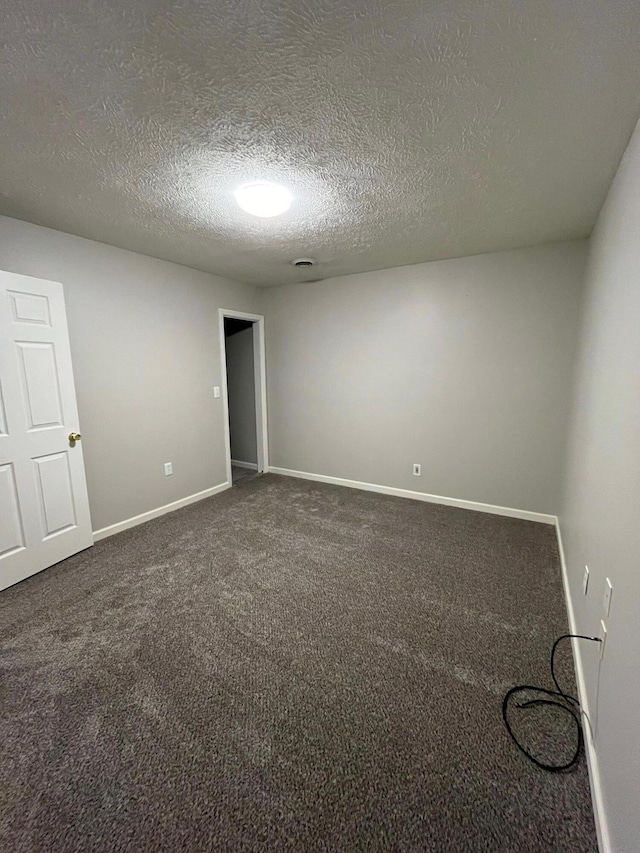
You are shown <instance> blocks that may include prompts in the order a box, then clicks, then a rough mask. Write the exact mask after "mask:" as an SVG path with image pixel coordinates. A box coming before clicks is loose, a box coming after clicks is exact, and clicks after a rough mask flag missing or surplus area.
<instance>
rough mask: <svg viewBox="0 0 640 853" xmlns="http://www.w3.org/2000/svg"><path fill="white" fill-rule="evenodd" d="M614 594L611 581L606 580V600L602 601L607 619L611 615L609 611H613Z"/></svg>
mask: <svg viewBox="0 0 640 853" xmlns="http://www.w3.org/2000/svg"><path fill="white" fill-rule="evenodd" d="M612 592H613V587H612V586H611V581H610V580H609V578H606V580H605V582H604V598H603V599H602V606H603V608H604V615H605V617H606V616H608V615H609V611H610V610H611V593H612Z"/></svg>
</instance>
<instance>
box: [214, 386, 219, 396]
mask: <svg viewBox="0 0 640 853" xmlns="http://www.w3.org/2000/svg"><path fill="white" fill-rule="evenodd" d="M213 396H214V397H219V396H220V386H219V385H214V388H213Z"/></svg>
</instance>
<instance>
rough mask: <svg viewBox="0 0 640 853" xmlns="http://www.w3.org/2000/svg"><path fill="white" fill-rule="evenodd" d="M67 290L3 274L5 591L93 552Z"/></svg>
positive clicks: (0, 538) (0, 564)
mask: <svg viewBox="0 0 640 853" xmlns="http://www.w3.org/2000/svg"><path fill="white" fill-rule="evenodd" d="M79 431H80V430H79V424H78V410H77V406H76V396H75V389H74V386H73V372H72V369H71V352H70V349H69V336H68V333H67V318H66V314H65V309H64V295H63V291H62V285H61V284H58V283H57V282H54V281H42V280H40V279H37V278H29V277H28V276H24V275H15V274H14V273H8V272H2V271H0V589H4V588H5V587H7V586H11V584H14V583H17V582H18V581H20V580H22V579H23V578H26V577H28V576H29V575H32V574H34V573H35V572H39V571H41V570H42V569H46V568H47V566H51V565H53V563H57V562H59V561H60V560H63V559H64V558H65V557H69V556H70V555H71V554H75V553H76V551H81V550H82V549H83V548H88V547H89V545H92V544H93V535H92V533H91V519H90V517H89V501H88V498H87V485H86V482H85V475H84V461H83V459H82V444H81V442H80V440H79V438H78V440H76V441H73V440H70V434H71V433H79Z"/></svg>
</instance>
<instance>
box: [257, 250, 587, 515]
mask: <svg viewBox="0 0 640 853" xmlns="http://www.w3.org/2000/svg"><path fill="white" fill-rule="evenodd" d="M585 256H586V243H585V242H583V241H578V242H573V243H559V244H553V245H550V246H546V247H542V248H534V249H526V250H519V251H513V252H501V253H494V254H487V255H479V256H475V257H470V258H462V259H458V260H450V261H439V262H435V263H428V264H419V265H416V266H408V267H400V268H397V269H391V270H381V271H378V272H372V273H362V274H358V275H350V276H344V277H341V278H337V279H331V280H327V281H323V282H319V283H315V284H299V285H285V286H282V287H275V288H268V289H267V290H266V292H265V296H264V300H265V301H264V305H265V312H264V313H265V317H266V328H267V333H266V337H267V371H268V382H267V385H268V393H269V437H270V454H271V455H270V464H271V465H273V466H276V467H282V468H289V469H294V470H298V471H306V472H310V473H314V474H324V475H330V476H336V477H343V478H346V479H351V480H358V481H364V482H369V483H376V484H379V485H385V486H395V487H400V488H404V489H413V490H416V491H421V492H426V493H430V494H436V495H443V496H446V497H451V498H461V499H465V500H472V501H480V502H483V503H490V504H497V505H500V506H507V507H514V508H516V509H524V510H532V511H537V512H543V513H552V514H555V513H556V512H557V511H558V508H559V493H560V479H561V469H562V463H563V458H564V450H565V445H564V439H563V436H565V434H566V423H567V417H568V396H569V388H570V379H571V365H572V363H573V360H574V355H575V342H576V338H577V329H578V313H579V302H580V295H581V290H582V277H583V272H584V262H585ZM413 462H419V463H421V465H422V477H414V476H412V473H411V466H412V463H413Z"/></svg>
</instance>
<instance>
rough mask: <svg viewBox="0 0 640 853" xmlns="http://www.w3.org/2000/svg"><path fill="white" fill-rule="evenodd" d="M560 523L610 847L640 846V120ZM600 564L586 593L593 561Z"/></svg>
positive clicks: (586, 340) (611, 224)
mask: <svg viewBox="0 0 640 853" xmlns="http://www.w3.org/2000/svg"><path fill="white" fill-rule="evenodd" d="M586 282H587V287H586V301H585V311H584V322H583V333H582V340H581V346H580V355H579V360H578V368H577V375H576V381H577V393H576V398H575V404H574V414H573V420H572V429H571V436H570V444H569V447H570V450H569V461H568V466H567V479H566V494H565V500H564V505H563V509H562V513H561V519H560V520H561V531H562V538H563V544H564V550H565V558H566V562H567V570H568V575H569V583H570V587H571V598H572V602H573V608H574V613H575V617H576V622H577V628H578V630H579V632H580V633H586V634H597V633H598V630H599V625H600V619H602V618H603V616H604V613H603V605H602V599H603V594H604V584H605V578H607V577H609V578H610V579H611V582H612V584H613V596H612V602H611V612H610V616H609V618H608V620H607V628H608V636H607V643H606V650H605V655H604V659H603V660H602V663H600V658H599V654H598V648H597V647H596V646H595V644H589V643H585V644H583V645H584V648H583V649H582V660H583V664H584V672H585V680H586V684H587V688H588V695H589V706H590V708H589V710H590V715H591V719H592V723H593V725H594V726H595V727H596V735H595V746H596V752H597V755H598V763H599V766H600V773H601V780H602V790H603V795H604V800H605V807H606V813H607V818H608V822H609V828H610V832H611V838H612V847H611V849H612V850H614V851H616V853H637V851H638V849H639V846H640V789H639V785H640V129H638V128H637V129H636V132H635V135H634V137H633V139H632V141H631V143H630V145H629V148H628V149H627V153H626V154H625V156H624V158H623V160H622V163H621V165H620V169H619V171H618V174H617V176H616V179H615V181H614V183H613V186H612V187H611V190H610V192H609V195H608V198H607V201H606V203H605V206H604V208H603V209H602V212H601V214H600V217H599V220H598V223H597V225H596V228H595V231H594V233H593V236H592V239H591V247H590V259H589V265H588V272H587V278H586ZM585 564H587V565H588V566H589V569H590V572H591V579H590V584H589V591H588V595H587V596H586V597H585V596H584V595H583V593H582V589H581V583H582V576H583V572H584V566H585Z"/></svg>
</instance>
